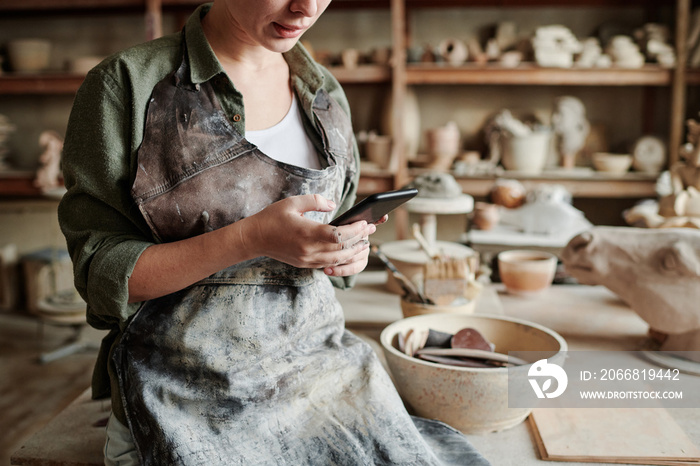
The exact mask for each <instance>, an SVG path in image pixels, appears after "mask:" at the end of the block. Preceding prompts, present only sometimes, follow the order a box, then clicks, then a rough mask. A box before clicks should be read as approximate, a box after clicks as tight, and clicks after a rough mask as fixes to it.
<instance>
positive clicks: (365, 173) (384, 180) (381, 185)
mask: <svg viewBox="0 0 700 466" xmlns="http://www.w3.org/2000/svg"><path fill="white" fill-rule="evenodd" d="M393 189H394V175H392V174H391V173H390V172H388V171H386V170H381V171H379V170H378V171H373V170H362V175H361V176H360V183H359V186H358V187H357V194H358V195H367V194H374V193H381V192H384V191H391V190H393Z"/></svg>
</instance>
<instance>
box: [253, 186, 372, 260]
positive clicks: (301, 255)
mask: <svg viewBox="0 0 700 466" xmlns="http://www.w3.org/2000/svg"><path fill="white" fill-rule="evenodd" d="M334 209H335V203H333V202H332V201H330V200H328V199H326V198H325V197H323V196H321V195H319V194H308V195H303V196H293V197H289V198H286V199H283V200H281V201H278V202H275V203H274V204H271V205H269V206H268V207H266V208H265V209H263V210H262V211H260V212H258V213H257V214H255V215H252V216H250V217H248V218H247V219H245V223H246V225H245V228H242V229H241V230H240V232H241V233H240V234H241V235H242V237H241V242H242V243H243V244H244V246H245V247H247V248H249V250H250V251H252V252H254V254H255V255H256V256H267V257H270V258H273V259H276V260H279V261H281V262H284V263H287V264H289V265H292V266H295V267H300V268H323V269H325V268H327V267H334V266H338V265H340V264H348V263H354V262H356V261H357V259H358V256H360V258H362V256H363V255H366V253H364V251H365V250H366V249H368V248H369V241H368V240H367V237H368V236H369V235H371V234H372V233H374V232H375V231H376V226H375V225H373V224H368V223H367V222H365V221H360V222H355V223H352V224H349V225H343V226H340V227H335V226H332V225H326V224H323V223H319V222H316V221H314V220H310V219H308V218H306V217H305V216H304V213H306V212H312V211H318V212H331V211H333V210H334ZM365 262H366V261H365Z"/></svg>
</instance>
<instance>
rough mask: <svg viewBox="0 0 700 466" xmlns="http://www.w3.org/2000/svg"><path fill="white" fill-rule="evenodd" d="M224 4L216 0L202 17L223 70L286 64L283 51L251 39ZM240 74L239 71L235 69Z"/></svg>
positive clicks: (262, 68)
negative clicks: (266, 46) (275, 50)
mask: <svg viewBox="0 0 700 466" xmlns="http://www.w3.org/2000/svg"><path fill="white" fill-rule="evenodd" d="M218 5H222V4H221V3H219V2H214V5H213V6H212V7H211V9H210V10H209V12H208V13H207V15H206V16H205V17H204V18H203V19H202V29H203V31H204V35H205V36H206V38H207V41H208V42H209V45H210V46H211V48H212V50H213V51H214V54H215V55H216V58H217V59H218V60H219V62H220V63H221V65H222V66H223V68H224V70H226V72H227V73H228V72H229V70H232V71H233V70H236V69H238V70H240V71H243V72H246V73H251V72H252V73H260V72H268V71H269V70H270V69H274V68H276V67H280V66H285V67H286V62H285V61H284V58H283V57H282V54H281V53H278V52H274V51H271V50H268V49H266V48H265V47H263V46H262V45H260V44H256V43H252V42H251V41H250V40H249V39H248V38H247V37H246V36H245V34H243V33H241V32H240V30H239V29H238V28H237V27H236V20H235V19H234V18H232V17H231V15H230V14H229V12H228V11H227V10H226V9H225V8H223V7H220V8H218ZM236 74H237V73H236Z"/></svg>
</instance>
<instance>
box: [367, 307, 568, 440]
mask: <svg viewBox="0 0 700 466" xmlns="http://www.w3.org/2000/svg"><path fill="white" fill-rule="evenodd" d="M467 327H471V328H475V329H477V330H478V331H479V332H481V333H482V335H484V336H485V337H486V339H488V340H489V341H491V342H492V343H494V344H495V345H496V348H495V350H496V351H497V352H499V353H506V354H507V353H508V352H509V351H539V352H541V353H540V356H541V357H543V358H554V360H555V361H556V362H558V359H561V360H563V353H562V352H563V351H566V349H567V344H566V341H565V340H564V339H563V338H562V337H561V336H560V335H559V334H557V333H556V332H554V331H552V330H550V329H548V328H545V327H543V326H541V325H538V324H535V323H531V322H527V321H524V320H519V319H513V318H509V317H501V316H491V315H483V314H472V315H458V314H429V315H421V316H415V317H409V318H406V319H401V320H398V321H396V322H394V323H392V324H390V325H389V326H388V327H386V328H385V329H384V330H383V331H382V333H381V336H380V342H381V345H382V350H383V352H384V356H385V357H386V361H387V364H388V366H389V370H390V371H391V374H392V376H393V378H394V382H395V384H396V389H397V390H398V392H399V394H400V395H401V397H402V399H403V400H404V403H406V405H407V409H409V411H410V412H413V413H415V414H416V415H418V416H421V417H425V418H428V419H437V420H440V421H442V422H445V423H447V424H449V425H450V426H452V427H454V428H455V429H458V430H460V431H462V432H464V433H465V434H484V433H488V432H496V431H500V430H504V429H508V428H511V427H513V426H516V425H517V424H519V423H521V422H522V421H523V420H524V419H525V418H526V417H527V416H528V415H529V414H530V412H531V411H532V408H509V407H508V370H509V369H506V368H471V367H456V366H448V365H444V364H437V363H432V362H428V361H423V360H420V359H416V358H413V357H409V356H407V355H405V354H404V353H402V352H401V351H399V350H398V343H397V341H398V334H399V333H400V332H403V331H406V330H408V329H411V328H412V329H433V330H438V331H442V332H448V333H452V334H454V333H456V332H458V331H459V330H461V329H463V328H467ZM529 362H534V361H529ZM529 367H530V365H529V364H528V365H525V366H520V367H518V369H519V370H521V371H522V373H523V374H525V375H526V374H527V370H528V369H529Z"/></svg>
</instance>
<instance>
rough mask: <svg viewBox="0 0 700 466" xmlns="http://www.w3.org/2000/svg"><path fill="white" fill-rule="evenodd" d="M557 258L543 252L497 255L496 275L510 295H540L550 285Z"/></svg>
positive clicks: (513, 251)
mask: <svg viewBox="0 0 700 466" xmlns="http://www.w3.org/2000/svg"><path fill="white" fill-rule="evenodd" d="M556 270H557V257H556V256H555V255H554V254H550V253H548V252H544V251H529V250H524V249H518V250H511V251H503V252H501V253H499V254H498V273H499V275H500V277H501V281H502V282H503V284H504V285H505V286H506V290H507V291H508V292H509V293H512V294H521V295H527V294H536V293H540V292H542V291H544V290H546V289H547V288H549V287H550V285H551V284H552V280H553V279H554V273H555V272H556Z"/></svg>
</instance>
